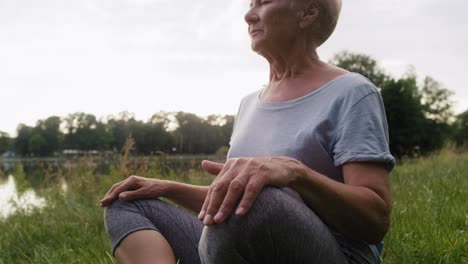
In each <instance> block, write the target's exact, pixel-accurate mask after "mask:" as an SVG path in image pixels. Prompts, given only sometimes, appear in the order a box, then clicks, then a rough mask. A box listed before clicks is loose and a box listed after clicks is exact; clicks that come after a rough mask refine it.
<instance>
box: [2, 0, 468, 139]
mask: <svg viewBox="0 0 468 264" xmlns="http://www.w3.org/2000/svg"><path fill="white" fill-rule="evenodd" d="M248 4H249V2H248V0H230V1H219V0H201V1H193V0H178V1H173V0H73V1H63V0H0V131H4V132H7V133H10V135H12V136H14V135H15V133H16V132H15V131H16V128H17V126H18V124H20V123H24V124H27V125H35V123H36V122H37V120H39V119H45V118H47V117H49V116H53V115H58V116H62V117H64V116H66V115H68V114H70V113H74V112H86V113H91V114H94V115H96V116H97V117H105V116H108V115H116V114H118V113H120V112H122V111H128V112H131V113H134V114H135V116H136V118H137V119H140V120H145V121H146V120H148V119H149V118H150V117H151V116H152V115H153V114H154V113H157V112H159V111H185V112H191V113H195V114H197V115H201V116H206V115H209V114H235V113H236V111H237V108H238V104H239V102H240V100H241V98H242V97H243V96H245V95H246V94H248V93H250V92H252V91H255V90H257V89H260V88H262V86H263V85H265V84H266V83H267V81H268V72H269V68H268V64H267V63H266V61H265V60H264V59H263V58H262V57H260V56H259V55H257V54H256V53H254V52H252V51H251V49H250V40H249V36H248V34H247V25H246V23H245V21H244V19H243V17H244V14H245V12H246V11H247V9H248ZM466 10H468V1H466V0H444V1H442V0H412V1H407V0H352V1H350V0H343V8H342V13H341V17H340V20H339V22H338V26H337V29H336V31H335V33H334V34H333V35H332V37H331V38H330V39H329V40H328V41H327V42H326V43H325V44H324V45H323V46H322V47H320V48H319V50H318V52H319V55H320V57H321V58H322V59H323V60H325V61H327V60H329V59H330V58H331V57H332V56H333V55H334V54H336V53H337V52H340V51H343V50H348V51H351V52H359V53H365V54H367V55H370V56H372V57H373V58H375V59H376V60H377V61H379V62H380V65H381V66H382V67H383V68H384V69H385V70H386V71H387V73H388V74H391V75H393V76H394V77H397V78H398V77H400V76H401V75H402V74H403V73H404V72H405V71H406V70H407V69H408V68H409V67H410V65H412V66H413V67H414V68H415V70H416V73H417V74H418V76H419V77H420V78H421V79H422V78H423V77H424V76H431V77H433V78H434V79H436V80H437V81H439V82H441V83H442V84H443V86H444V87H446V88H448V89H450V90H452V91H453V92H455V95H454V96H453V97H452V99H453V101H454V102H455V108H454V109H455V112H456V113H460V112H463V111H465V110H467V109H468V78H467V76H466V75H467V71H468V16H467V15H466Z"/></svg>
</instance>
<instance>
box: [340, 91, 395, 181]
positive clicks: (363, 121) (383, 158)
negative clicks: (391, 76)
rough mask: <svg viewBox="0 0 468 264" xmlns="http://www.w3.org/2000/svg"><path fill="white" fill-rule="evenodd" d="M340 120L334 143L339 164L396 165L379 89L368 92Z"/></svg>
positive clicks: (390, 166) (389, 166)
mask: <svg viewBox="0 0 468 264" xmlns="http://www.w3.org/2000/svg"><path fill="white" fill-rule="evenodd" d="M339 122H340V124H339V125H338V129H337V131H336V133H335V136H334V140H333V141H332V146H331V149H332V155H333V163H334V165H335V166H336V167H339V166H342V165H343V164H345V163H347V162H354V161H368V162H378V163H383V164H385V166H386V169H387V171H389V172H390V171H391V170H392V169H393V168H394V167H395V158H394V157H393V156H392V155H391V154H390V150H389V139H388V125H387V118H386V116H385V108H384V106H383V101H382V98H381V96H380V93H378V92H377V91H375V92H371V93H369V94H367V95H365V96H364V97H363V98H361V99H360V100H359V101H358V102H356V103H355V104H354V105H353V106H352V107H351V108H350V109H349V110H348V111H347V112H346V113H345V114H344V115H343V118H342V119H341V120H340V121H339Z"/></svg>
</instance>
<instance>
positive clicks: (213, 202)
mask: <svg viewBox="0 0 468 264" xmlns="http://www.w3.org/2000/svg"><path fill="white" fill-rule="evenodd" d="M228 186H229V183H228V182H226V181H224V180H223V181H219V182H217V183H216V184H215V185H214V186H213V187H212V188H211V195H210V200H209V204H208V208H207V209H206V216H205V219H204V220H203V223H204V224H205V225H211V224H213V218H214V216H215V214H216V213H217V212H218V210H219V207H220V206H221V204H222V203H223V200H224V197H225V196H226V192H227V188H228Z"/></svg>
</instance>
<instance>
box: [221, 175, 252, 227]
mask: <svg viewBox="0 0 468 264" xmlns="http://www.w3.org/2000/svg"><path fill="white" fill-rule="evenodd" d="M241 178H243V177H239V176H237V177H236V179H234V180H233V181H232V182H231V184H229V188H228V191H227V194H226V197H225V198H224V201H223V203H222V204H221V206H220V207H219V211H218V212H217V213H216V215H215V217H214V222H215V223H217V224H219V223H222V222H223V221H224V220H226V218H227V217H228V216H229V215H230V214H231V212H232V210H233V208H234V206H235V205H236V203H237V202H238V201H239V199H240V198H241V196H242V193H243V192H244V188H245V185H246V182H247V181H246V180H242V179H241Z"/></svg>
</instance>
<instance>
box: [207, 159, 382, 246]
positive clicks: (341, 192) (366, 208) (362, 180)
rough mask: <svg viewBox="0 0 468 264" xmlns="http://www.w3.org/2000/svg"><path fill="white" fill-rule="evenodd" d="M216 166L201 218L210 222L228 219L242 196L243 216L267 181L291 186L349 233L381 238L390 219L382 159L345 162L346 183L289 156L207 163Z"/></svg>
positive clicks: (371, 240) (330, 222) (327, 219)
mask: <svg viewBox="0 0 468 264" xmlns="http://www.w3.org/2000/svg"><path fill="white" fill-rule="evenodd" d="M203 167H204V168H205V169H210V168H211V171H216V170H214V169H213V168H214V167H216V168H218V173H216V174H217V175H218V177H217V178H216V179H215V181H214V182H213V184H212V185H211V186H210V188H209V191H208V195H207V197H206V199H205V202H204V204H203V207H202V211H201V213H200V216H199V218H200V219H201V220H204V222H205V224H214V223H221V222H223V221H224V220H225V219H226V218H227V216H228V215H229V214H230V212H231V211H232V210H234V206H235V205H236V203H237V202H238V201H239V199H240V202H239V206H238V207H237V210H236V214H238V215H244V214H245V213H246V212H247V211H248V210H249V209H250V207H251V206H252V204H253V202H254V201H255V199H256V196H257V195H258V193H259V192H260V191H261V189H262V188H263V187H265V186H267V185H271V186H276V187H290V188H292V189H294V190H295V191H296V192H298V193H299V194H300V196H301V197H302V199H303V200H304V201H305V203H306V204H307V205H308V207H310V208H312V210H314V212H315V213H316V214H317V215H318V216H319V217H320V218H321V219H322V220H323V221H324V222H325V223H326V224H327V225H329V226H331V227H333V229H334V230H336V231H337V232H339V233H341V234H343V235H346V236H347V237H350V238H354V239H360V240H364V241H366V242H368V243H377V242H379V241H381V240H382V238H383V237H384V235H385V233H386V232H387V229H388V227H389V223H390V211H391V200H390V190H389V189H390V188H389V179H388V173H387V171H386V169H385V168H384V166H383V165H381V164H378V163H366V162H353V163H345V164H344V165H343V166H342V169H343V175H344V183H341V182H337V181H335V180H332V179H330V178H328V177H326V176H324V175H322V174H320V173H318V172H316V171H314V170H312V169H310V168H308V167H307V166H306V165H304V164H303V163H302V162H300V161H298V160H296V159H292V158H289V157H256V158H239V159H230V160H228V161H227V162H226V164H219V163H213V162H208V161H206V162H204V164H203Z"/></svg>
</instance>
